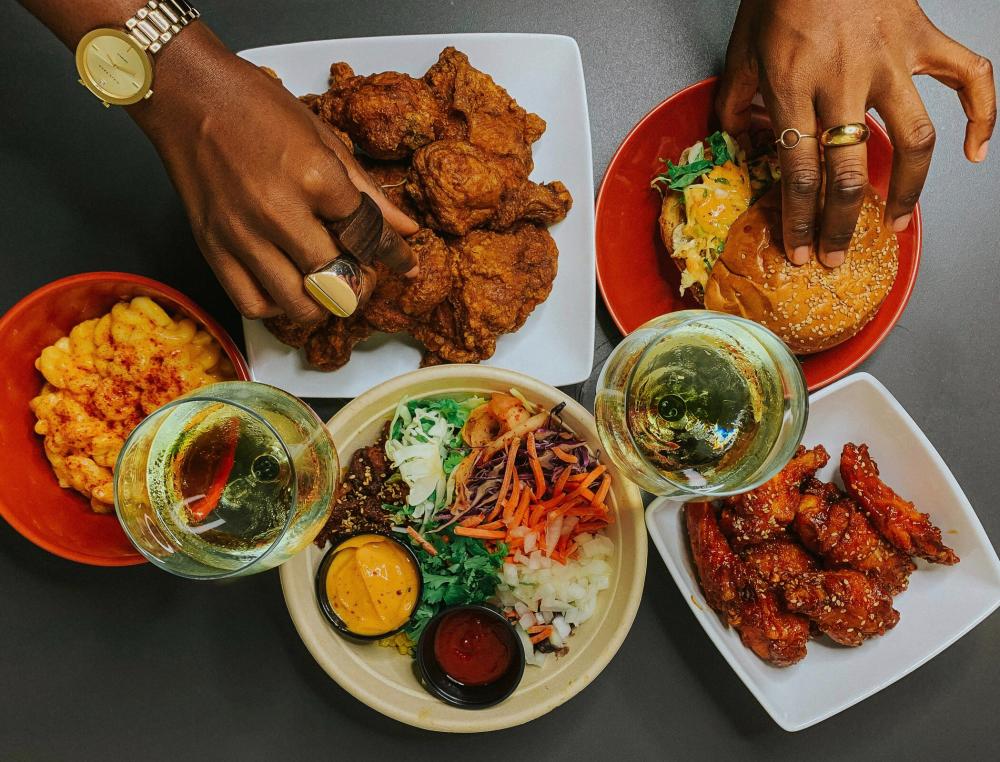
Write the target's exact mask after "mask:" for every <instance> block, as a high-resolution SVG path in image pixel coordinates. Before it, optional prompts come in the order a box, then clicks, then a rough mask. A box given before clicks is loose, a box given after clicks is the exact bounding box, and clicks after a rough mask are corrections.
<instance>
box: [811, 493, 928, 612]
mask: <svg viewBox="0 0 1000 762" xmlns="http://www.w3.org/2000/svg"><path fill="white" fill-rule="evenodd" d="M805 493H806V494H805V495H803V497H802V500H801V501H800V502H799V510H798V514H797V515H796V516H795V521H794V523H793V525H792V526H793V528H794V529H795V532H796V534H797V535H798V536H799V538H800V539H801V540H802V544H803V545H805V546H806V547H807V548H809V550H811V551H812V552H813V553H815V554H816V555H818V556H820V557H821V558H822V559H823V560H824V561H825V562H826V564H827V565H828V566H830V567H841V566H846V567H849V568H851V569H855V570H857V571H860V572H864V573H866V574H867V575H868V576H870V577H872V578H873V579H875V580H876V581H877V582H878V583H879V585H881V586H882V589H883V590H885V591H886V592H887V593H888V594H889V595H898V594H899V593H901V592H903V591H904V590H905V589H906V586H907V584H908V583H909V576H910V573H911V572H912V571H913V570H914V569H916V568H917V567H916V564H914V563H913V561H912V560H910V557H909V556H908V555H906V554H905V553H903V552H902V551H900V550H897V549H896V548H894V547H892V546H891V545H890V544H889V543H888V542H886V541H885V540H884V539H882V537H881V535H879V533H878V532H876V531H875V528H874V527H873V526H872V525H871V523H870V522H869V521H868V519H867V518H866V517H865V515H864V514H863V513H862V512H861V511H860V510H858V507H857V504H856V503H855V502H854V501H853V500H851V498H849V497H847V496H846V495H844V494H842V493H841V491H840V490H839V489H837V487H836V486H834V485H833V484H824V483H823V482H821V481H818V480H816V479H810V480H809V482H807V485H806V489H805Z"/></svg>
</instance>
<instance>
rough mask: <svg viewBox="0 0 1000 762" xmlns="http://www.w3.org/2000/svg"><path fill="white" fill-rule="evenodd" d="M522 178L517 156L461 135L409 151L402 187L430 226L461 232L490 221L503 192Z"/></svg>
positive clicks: (514, 185) (525, 176)
mask: <svg viewBox="0 0 1000 762" xmlns="http://www.w3.org/2000/svg"><path fill="white" fill-rule="evenodd" d="M526 182H528V177H527V174H526V173H525V172H524V168H523V167H522V166H521V164H520V162H518V161H516V160H513V159H510V158H504V157H500V156H495V155H493V154H490V153H488V152H487V151H484V150H483V149H482V148H479V147H478V146H475V145H473V144H472V143H469V142H466V141H464V140H438V141H435V142H434V143H431V144H430V145H426V146H424V147H423V148H421V149H420V150H418V151H416V152H415V153H414V154H413V165H412V169H411V173H410V177H409V179H408V180H407V183H406V192H407V193H408V194H409V195H410V197H411V198H412V199H413V202H414V204H415V205H416V206H417V207H418V208H419V209H421V210H422V211H423V212H424V213H425V214H426V216H427V222H428V224H429V225H430V226H431V227H433V228H435V229H437V230H442V231H444V232H445V233H451V234H452V235H465V234H466V233H468V232H469V231H470V230H472V229H473V228H476V227H479V226H480V225H482V224H484V223H486V222H489V221H490V220H492V219H493V218H494V217H495V216H496V215H497V210H498V209H499V208H500V205H501V203H502V202H503V199H504V196H505V195H507V194H509V193H513V192H514V191H515V190H516V189H517V188H518V187H520V186H521V185H523V184H525V183H526Z"/></svg>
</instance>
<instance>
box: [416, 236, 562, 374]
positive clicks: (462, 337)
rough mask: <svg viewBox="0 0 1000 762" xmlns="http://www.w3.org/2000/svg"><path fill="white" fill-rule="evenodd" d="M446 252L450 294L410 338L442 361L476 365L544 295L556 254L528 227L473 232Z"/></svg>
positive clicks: (553, 271)
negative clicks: (449, 263) (448, 254)
mask: <svg viewBox="0 0 1000 762" xmlns="http://www.w3.org/2000/svg"><path fill="white" fill-rule="evenodd" d="M452 249H453V251H454V258H453V259H452V276H453V287H452V289H453V290H452V292H451V295H450V296H449V297H448V300H447V301H446V302H444V303H442V304H441V305H439V306H438V307H437V309H435V311H434V312H433V313H432V314H431V317H430V319H429V320H427V321H426V322H425V323H424V324H423V325H422V326H418V327H417V328H416V329H415V330H414V331H413V335H414V337H415V338H416V339H417V340H418V341H420V342H422V343H423V344H424V346H425V347H426V348H427V350H428V352H429V353H430V354H433V355H437V356H438V357H439V358H441V359H443V360H447V361H448V362H478V361H479V360H483V359H486V358H488V357H491V356H492V355H493V353H494V352H495V351H496V342H497V337H498V336H500V335H501V334H504V333H509V332H511V331H516V330H517V329H518V328H520V327H521V326H522V325H524V322H525V320H527V319H528V315H530V314H531V311H532V310H533V309H534V308H535V307H536V306H537V305H538V304H539V303H541V302H543V301H545V299H546V298H547V297H548V295H549V292H550V291H551V290H552V281H553V280H554V279H555V277H556V270H557V269H558V258H559V250H558V249H557V248H556V245H555V242H554V241H553V240H552V236H551V235H549V233H548V231H547V230H545V228H541V227H537V226H535V225H528V224H525V225H519V226H517V227H515V228H514V229H512V230H510V231H508V232H504V233H499V232H493V231H487V230H474V231H472V232H471V233H469V235H467V236H465V237H463V238H460V239H458V240H457V241H456V242H454V243H453V244H452Z"/></svg>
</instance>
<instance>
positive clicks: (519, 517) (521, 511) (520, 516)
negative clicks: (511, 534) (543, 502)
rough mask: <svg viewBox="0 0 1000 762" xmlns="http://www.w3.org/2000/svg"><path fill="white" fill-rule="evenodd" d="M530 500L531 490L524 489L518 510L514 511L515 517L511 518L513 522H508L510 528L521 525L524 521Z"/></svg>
mask: <svg viewBox="0 0 1000 762" xmlns="http://www.w3.org/2000/svg"><path fill="white" fill-rule="evenodd" d="M529 502H531V491H530V490H524V492H522V493H521V501H520V503H518V506H517V512H515V513H514V518H513V519H512V520H511V523H510V524H508V527H509V528H510V529H513V528H514V527H519V526H521V522H523V521H524V516H525V514H526V513H527V512H528V503H529Z"/></svg>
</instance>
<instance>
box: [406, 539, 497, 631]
mask: <svg viewBox="0 0 1000 762" xmlns="http://www.w3.org/2000/svg"><path fill="white" fill-rule="evenodd" d="M442 534H445V533H440V534H427V535H425V538H426V540H427V541H428V542H430V543H431V545H433V546H434V548H435V550H437V555H436V556H432V555H431V554H430V553H428V552H427V551H426V550H424V548H423V547H421V546H420V545H419V544H418V543H415V542H411V545H412V547H413V550H414V551H415V552H416V554H417V558H418V559H419V561H420V570H421V572H422V574H423V580H424V591H423V594H422V595H421V597H420V604H419V605H418V606H417V610H416V611H415V612H414V615H413V619H412V620H410V624H409V625H407V627H406V634H407V635H408V636H409V638H410V640H411V641H413V642H414V643H416V642H417V639H418V638H419V637H420V633H421V632H423V629H424V627H425V626H427V622H428V621H429V620H430V618H431V617H433V616H434V615H435V614H436V613H437V612H438V611H440V610H441V609H442V608H444V607H445V606H457V605H463V604H467V603H483V602H485V601H487V600H489V599H490V598H492V597H493V594H494V593H495V592H496V588H497V584H498V583H499V581H500V577H499V574H500V568H501V567H502V566H503V560H504V558H506V557H507V546H506V545H505V544H504V543H498V544H497V546H496V549H495V550H494V551H493V552H492V553H491V552H490V550H489V549H488V548H487V547H486V544H485V543H483V542H482V541H481V540H477V539H475V538H472V537H460V536H458V535H454V534H451V533H447V536H448V541H447V542H445V540H444V538H443V537H442Z"/></svg>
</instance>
